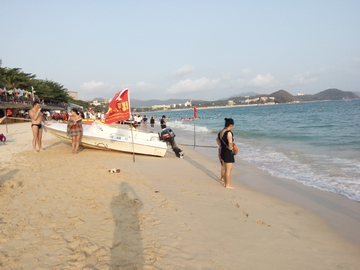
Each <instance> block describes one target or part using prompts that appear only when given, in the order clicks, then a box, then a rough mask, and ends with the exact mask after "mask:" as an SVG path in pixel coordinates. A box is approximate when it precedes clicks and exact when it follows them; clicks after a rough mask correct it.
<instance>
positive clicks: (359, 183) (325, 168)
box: [238, 143, 360, 201]
mask: <svg viewBox="0 0 360 270" xmlns="http://www.w3.org/2000/svg"><path fill="white" fill-rule="evenodd" d="M239 146H240V147H239V148H240V149H241V151H239V154H238V156H239V157H240V158H242V159H244V160H246V161H248V162H250V163H255V164H256V165H257V166H258V167H259V168H261V169H263V170H266V171H267V172H269V173H270V174H271V175H273V176H276V177H282V178H287V179H291V180H295V181H297V182H300V183H302V184H304V185H306V186H310V187H314V188H317V189H321V190H325V191H329V192H332V193H336V194H340V195H343V196H346V197H347V198H349V199H352V200H355V201H360V178H359V175H360V162H359V161H357V160H348V159H341V158H334V157H330V156H326V155H300V154H299V153H298V152H290V153H281V152H277V151H276V150H275V149H274V148H273V147H264V148H254V147H253V146H249V145H247V144H244V143H241V144H239Z"/></svg>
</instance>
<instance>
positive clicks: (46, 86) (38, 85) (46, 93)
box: [0, 66, 89, 108]
mask: <svg viewBox="0 0 360 270" xmlns="http://www.w3.org/2000/svg"><path fill="white" fill-rule="evenodd" d="M5 87H6V90H12V89H16V88H19V89H21V90H26V91H29V92H31V91H32V88H33V89H34V91H35V92H36V93H35V95H36V96H37V97H38V98H40V99H44V100H45V101H46V100H48V101H56V102H66V103H73V104H77V105H80V106H83V107H86V108H87V107H89V105H88V103H86V102H84V101H81V100H74V99H73V98H71V97H70V96H69V95H68V93H67V89H66V88H64V86H63V85H61V84H60V83H57V82H54V81H51V80H47V79H46V80H40V79H36V75H35V74H31V73H25V72H23V71H22V70H21V68H3V67H1V66H0V88H5Z"/></svg>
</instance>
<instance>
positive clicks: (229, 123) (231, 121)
mask: <svg viewBox="0 0 360 270" xmlns="http://www.w3.org/2000/svg"><path fill="white" fill-rule="evenodd" d="M230 125H234V119H232V118H225V127H228V126H230Z"/></svg>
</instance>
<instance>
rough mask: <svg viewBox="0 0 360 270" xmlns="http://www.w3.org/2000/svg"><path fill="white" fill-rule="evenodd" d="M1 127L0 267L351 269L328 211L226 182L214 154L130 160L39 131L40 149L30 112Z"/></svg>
mask: <svg viewBox="0 0 360 270" xmlns="http://www.w3.org/2000/svg"><path fill="white" fill-rule="evenodd" d="M8 128H9V134H5V135H6V136H7V138H8V139H15V140H16V142H14V143H8V144H6V145H5V146H0V156H1V160H2V163H1V167H0V168H1V171H0V185H1V186H0V207H1V211H0V225H1V226H0V268H1V269H359V266H360V248H359V246H356V245H354V244H351V243H349V242H347V241H345V240H344V239H343V238H342V237H340V236H339V235H338V234H337V233H335V232H334V231H333V230H331V229H330V228H329V226H328V225H327V224H326V223H325V222H324V220H322V219H321V218H319V217H318V216H316V215H314V214H312V213H311V212H310V211H308V210H306V209H304V208H302V207H299V206H296V205H293V204H290V203H287V202H285V201H282V200H280V199H277V198H275V197H271V196H269V195H264V194H262V193H260V192H256V191H254V190H251V189H249V188H246V187H244V186H241V185H240V184H238V183H236V182H233V184H234V185H235V186H236V189H235V190H227V189H225V188H223V187H222V186H221V184H220V182H219V181H218V179H219V177H218V176H219V173H220V172H219V169H220V167H219V164H218V163H215V162H213V161H212V160H210V159H208V158H206V157H205V156H203V155H201V154H199V153H198V152H195V151H193V150H192V149H186V150H185V152H186V157H185V159H178V158H176V157H175V156H174V155H173V154H172V152H171V151H169V153H168V154H167V155H166V156H165V157H164V158H155V157H147V156H137V157H136V163H133V162H132V155H129V154H121V153H116V152H105V151H98V150H88V149H85V150H83V151H81V152H80V153H79V154H77V155H72V154H70V152H71V147H70V146H69V145H68V144H66V143H62V142H61V141H59V140H58V139H55V138H53V137H52V136H51V135H50V134H49V133H47V134H46V135H45V139H44V144H43V145H44V148H45V149H46V151H44V152H42V153H37V154H36V153H33V152H32V151H31V150H32V146H31V139H32V134H31V130H30V125H29V123H24V124H13V125H9V127H8ZM4 132H5V126H4V125H1V126H0V133H4ZM111 168H119V169H121V172H120V173H118V174H110V173H109V172H108V170H109V169H111ZM236 173H237V174H238V175H241V174H242V173H243V172H234V174H236ZM246 177H257V174H256V173H253V174H251V171H250V172H249V171H247V172H246ZM255 180H256V179H255Z"/></svg>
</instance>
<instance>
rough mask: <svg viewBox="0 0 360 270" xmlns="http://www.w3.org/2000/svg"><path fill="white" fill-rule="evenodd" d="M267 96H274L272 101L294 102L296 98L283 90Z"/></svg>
mask: <svg viewBox="0 0 360 270" xmlns="http://www.w3.org/2000/svg"><path fill="white" fill-rule="evenodd" d="M268 96H269V97H274V98H275V100H274V101H275V102H276V103H289V102H294V101H297V100H298V99H297V97H294V96H293V95H292V94H290V93H289V92H286V91H285V90H279V91H276V92H274V93H272V94H270V95H268Z"/></svg>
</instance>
